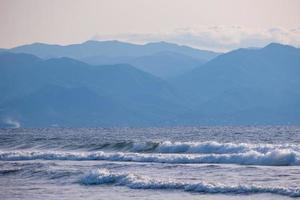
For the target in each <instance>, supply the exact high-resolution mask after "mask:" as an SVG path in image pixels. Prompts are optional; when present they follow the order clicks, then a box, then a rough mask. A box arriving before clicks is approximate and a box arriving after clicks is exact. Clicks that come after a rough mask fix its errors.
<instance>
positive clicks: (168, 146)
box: [92, 141, 300, 154]
mask: <svg viewBox="0 0 300 200" xmlns="http://www.w3.org/2000/svg"><path fill="white" fill-rule="evenodd" d="M92 150H104V151H105V150H110V151H111V150H115V151H122V152H137V153H191V154H212V153H213V154H228V153H245V152H248V151H257V152H259V153H267V152H269V151H273V150H293V151H298V152H300V146H299V145H295V144H247V143H239V144H236V143H220V142H216V141H207V142H171V141H163V142H132V141H124V142H117V143H105V144H101V145H99V146H98V147H96V148H94V149H92Z"/></svg>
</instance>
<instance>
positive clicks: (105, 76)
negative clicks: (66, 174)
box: [0, 41, 300, 127]
mask: <svg viewBox="0 0 300 200" xmlns="http://www.w3.org/2000/svg"><path fill="white" fill-rule="evenodd" d="M299 77H300V49H298V48H295V47H292V46H287V45H282V44H276V43H271V44H269V45H267V46H266V47H264V48H257V49H237V50H234V51H231V52H228V53H224V54H220V53H215V52H209V51H203V50H198V49H194V48H190V47H186V46H179V45H176V44H171V43H165V42H159V43H149V44H145V45H136V44H129V43H123V42H118V41H105V42H98V41H88V42H85V43H82V44H75V45H68V46H60V45H47V44H41V43H35V44H32V45H25V46H20V47H16V48H12V49H1V52H0V90H1V96H0V121H1V122H0V126H1V127H6V126H13V125H15V124H19V125H20V126H24V127H50V126H58V127H66V126H67V127H97V126H103V127H110V126H174V125H254V124H256V125H257V124H258V125H268V124H270V125H274V124H300V90H299V89H298V88H300V78H299ZM16 122H17V123H16Z"/></svg>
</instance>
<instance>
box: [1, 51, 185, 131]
mask: <svg viewBox="0 0 300 200" xmlns="http://www.w3.org/2000/svg"><path fill="white" fill-rule="evenodd" d="M0 87H1V92H2V94H1V99H0V118H1V119H2V121H5V119H13V120H17V121H19V122H20V123H21V124H22V125H24V126H51V125H53V124H58V125H60V126H104V125H105V126H117V125H124V126H125V125H128V126H129V125H136V126H138V125H149V124H156V123H158V124H159V123H161V122H162V121H164V122H167V121H168V120H172V118H173V117H174V115H176V113H179V112H182V111H183V110H185V108H184V107H182V106H181V105H179V103H178V102H180V97H178V96H177V94H176V92H175V91H174V90H173V89H172V88H171V87H170V86H169V85H168V84H167V83H166V82H164V81H163V80H161V79H159V78H156V77H154V76H152V75H150V74H147V73H145V72H143V71H140V70H138V69H136V68H134V67H132V66H130V65H114V66H90V65H88V64H85V63H82V62H79V61H76V60H72V59H70V58H59V59H49V60H42V59H39V58H37V57H35V56H32V55H28V54H12V53H1V54H0ZM167 123H168V122H167Z"/></svg>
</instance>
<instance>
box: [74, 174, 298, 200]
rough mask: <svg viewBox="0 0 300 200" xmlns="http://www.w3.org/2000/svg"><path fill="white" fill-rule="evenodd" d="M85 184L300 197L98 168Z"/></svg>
mask: <svg viewBox="0 0 300 200" xmlns="http://www.w3.org/2000/svg"><path fill="white" fill-rule="evenodd" d="M80 183H81V184H84V185H101V184H113V185H116V186H127V187H129V188H132V189H174V190H183V191H190V192H200V193H213V194H215V193H223V194H224V193H231V194H250V193H272V194H279V195H285V196H290V197H300V190H299V189H297V188H285V187H268V186H258V185H230V186H229V185H223V184H212V183H205V182H200V183H186V182H176V181H170V180H168V181H165V180H155V179H151V178H149V177H145V176H138V175H135V174H120V173H111V172H110V171H108V170H107V169H96V170H93V171H90V172H89V173H87V174H86V175H85V176H83V177H82V178H81V179H80Z"/></svg>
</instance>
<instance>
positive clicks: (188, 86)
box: [172, 43, 300, 124]
mask: <svg viewBox="0 0 300 200" xmlns="http://www.w3.org/2000/svg"><path fill="white" fill-rule="evenodd" d="M299 77H300V49H297V48H294V47H291V46H286V45H281V44H275V43H272V44H270V45H268V46H266V47H264V48H262V49H238V50H235V51H232V52H229V53H226V54H223V55H220V56H218V57H217V58H215V59H213V60H211V61H209V62H208V63H206V64H204V65H202V66H199V67H197V68H195V69H194V70H192V71H190V72H188V73H186V74H184V75H182V76H180V77H178V78H176V79H174V80H172V82H173V84H174V86H175V87H177V88H178V89H179V90H180V91H181V93H182V96H186V97H187V99H188V100H189V102H190V104H191V105H192V106H193V108H194V111H193V112H192V113H190V112H189V113H186V114H185V115H182V119H188V121H189V122H191V121H194V122H202V123H204V124H210V123H212V124H255V123H257V124H262V123H265V124H274V123H275V124H278V123H284V124H286V123H300V90H299V88H300V78H299Z"/></svg>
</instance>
